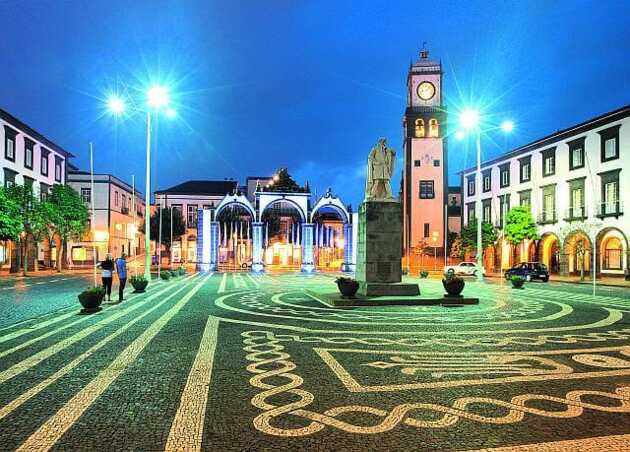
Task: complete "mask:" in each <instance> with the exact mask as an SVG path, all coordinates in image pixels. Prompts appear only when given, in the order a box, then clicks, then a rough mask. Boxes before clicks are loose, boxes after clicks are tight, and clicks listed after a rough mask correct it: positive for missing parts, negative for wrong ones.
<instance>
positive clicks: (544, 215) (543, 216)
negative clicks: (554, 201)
mask: <svg viewBox="0 0 630 452" xmlns="http://www.w3.org/2000/svg"><path fill="white" fill-rule="evenodd" d="M557 221H558V217H557V216H556V211H555V210H543V211H542V212H540V213H539V214H538V223H539V224H549V223H555V222H557Z"/></svg>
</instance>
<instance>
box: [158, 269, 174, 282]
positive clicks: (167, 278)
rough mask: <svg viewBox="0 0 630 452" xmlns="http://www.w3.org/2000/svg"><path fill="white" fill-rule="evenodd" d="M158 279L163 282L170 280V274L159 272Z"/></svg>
mask: <svg viewBox="0 0 630 452" xmlns="http://www.w3.org/2000/svg"><path fill="white" fill-rule="evenodd" d="M160 278H162V279H163V280H165V281H167V280H169V279H171V272H169V271H163V272H160Z"/></svg>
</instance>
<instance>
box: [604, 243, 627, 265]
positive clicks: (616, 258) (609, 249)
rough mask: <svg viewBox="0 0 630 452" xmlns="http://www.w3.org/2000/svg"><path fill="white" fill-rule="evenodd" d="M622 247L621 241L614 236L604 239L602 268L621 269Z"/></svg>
mask: <svg viewBox="0 0 630 452" xmlns="http://www.w3.org/2000/svg"><path fill="white" fill-rule="evenodd" d="M622 251H623V250H622V247H621V241H620V240H619V239H618V238H616V237H611V238H609V239H608V240H606V245H605V250H604V270H622V268H623V266H622V260H621V256H622Z"/></svg>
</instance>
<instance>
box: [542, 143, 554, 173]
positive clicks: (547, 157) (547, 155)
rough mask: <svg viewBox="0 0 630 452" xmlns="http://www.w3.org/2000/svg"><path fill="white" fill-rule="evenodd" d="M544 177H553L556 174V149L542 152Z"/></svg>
mask: <svg viewBox="0 0 630 452" xmlns="http://www.w3.org/2000/svg"><path fill="white" fill-rule="evenodd" d="M542 157H543V158H542V163H543V169H542V172H543V177H547V176H551V175H553V174H555V172H556V148H551V149H545V150H544V151H542Z"/></svg>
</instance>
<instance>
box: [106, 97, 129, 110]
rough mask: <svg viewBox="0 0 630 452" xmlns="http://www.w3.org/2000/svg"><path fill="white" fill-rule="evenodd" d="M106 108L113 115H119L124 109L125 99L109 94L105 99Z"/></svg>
mask: <svg viewBox="0 0 630 452" xmlns="http://www.w3.org/2000/svg"><path fill="white" fill-rule="evenodd" d="M107 109H108V110H109V111H110V112H112V113H113V114H115V115H119V114H121V113H122V112H124V111H125V101H124V100H122V98H120V97H118V96H110V98H109V99H107Z"/></svg>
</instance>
